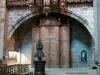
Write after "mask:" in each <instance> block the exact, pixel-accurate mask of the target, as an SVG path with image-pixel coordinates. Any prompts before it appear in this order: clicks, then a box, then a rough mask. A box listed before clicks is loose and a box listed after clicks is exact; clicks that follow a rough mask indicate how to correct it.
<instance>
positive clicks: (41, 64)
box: [34, 40, 46, 75]
mask: <svg viewBox="0 0 100 75" xmlns="http://www.w3.org/2000/svg"><path fill="white" fill-rule="evenodd" d="M42 50H43V43H42V41H41V40H39V41H38V43H37V52H36V54H35V57H38V60H36V61H34V65H35V69H34V75H46V74H45V64H46V61H42V57H44V53H43V52H42Z"/></svg>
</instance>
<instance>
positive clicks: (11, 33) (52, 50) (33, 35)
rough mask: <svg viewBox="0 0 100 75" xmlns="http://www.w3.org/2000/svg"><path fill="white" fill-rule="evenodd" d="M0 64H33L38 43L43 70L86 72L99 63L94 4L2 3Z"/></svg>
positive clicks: (85, 0)
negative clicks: (2, 26) (39, 42)
mask: <svg viewBox="0 0 100 75" xmlns="http://www.w3.org/2000/svg"><path fill="white" fill-rule="evenodd" d="M4 12H6V13H3V14H4V15H5V21H4V32H2V33H1V34H4V35H3V37H4V38H2V40H3V41H2V42H1V45H3V48H2V46H0V49H4V50H2V51H1V53H0V55H1V56H0V63H2V64H7V65H15V64H26V65H31V68H34V66H33V65H34V63H33V61H35V60H37V58H36V57H35V54H36V51H37V47H36V46H37V43H38V40H39V39H41V41H42V43H43V53H44V55H45V57H43V60H45V61H46V65H45V67H46V68H89V67H91V66H93V67H95V65H96V62H97V60H98V55H97V51H96V48H95V45H96V36H95V35H94V33H95V25H94V6H93V0H5V8H4Z"/></svg>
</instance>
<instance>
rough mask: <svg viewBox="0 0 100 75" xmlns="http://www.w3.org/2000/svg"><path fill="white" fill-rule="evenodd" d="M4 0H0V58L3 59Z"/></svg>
mask: <svg viewBox="0 0 100 75" xmlns="http://www.w3.org/2000/svg"><path fill="white" fill-rule="evenodd" d="M5 5H6V0H0V60H3V50H4V25H5V23H4V22H5V7H6V6H5Z"/></svg>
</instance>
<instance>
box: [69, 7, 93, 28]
mask: <svg viewBox="0 0 100 75" xmlns="http://www.w3.org/2000/svg"><path fill="white" fill-rule="evenodd" d="M68 10H71V11H73V12H74V13H76V14H77V15H80V16H81V17H83V18H85V19H86V20H87V21H88V23H89V26H90V27H91V28H92V29H93V30H94V19H93V18H94V17H93V7H92V6H89V5H73V6H69V8H68Z"/></svg>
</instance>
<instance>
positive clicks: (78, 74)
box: [31, 68, 100, 75]
mask: <svg viewBox="0 0 100 75" xmlns="http://www.w3.org/2000/svg"><path fill="white" fill-rule="evenodd" d="M31 71H33V72H34V69H31ZM45 72H46V75H100V74H97V70H93V69H89V68H46V70H45Z"/></svg>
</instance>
